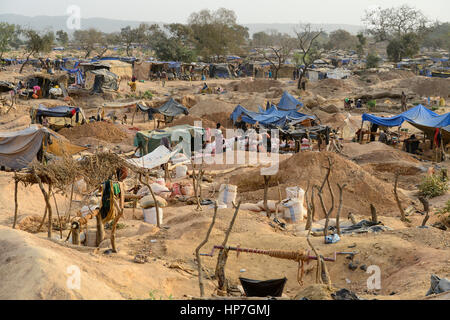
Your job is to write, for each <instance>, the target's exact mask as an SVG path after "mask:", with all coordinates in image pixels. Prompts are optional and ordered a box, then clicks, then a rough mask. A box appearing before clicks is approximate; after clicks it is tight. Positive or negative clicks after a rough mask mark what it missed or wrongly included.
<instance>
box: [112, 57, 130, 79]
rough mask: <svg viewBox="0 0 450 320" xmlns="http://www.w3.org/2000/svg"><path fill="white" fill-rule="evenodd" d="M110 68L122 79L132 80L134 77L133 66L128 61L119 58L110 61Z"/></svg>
mask: <svg viewBox="0 0 450 320" xmlns="http://www.w3.org/2000/svg"><path fill="white" fill-rule="evenodd" d="M108 63H109V65H110V68H109V71H111V72H112V73H114V74H116V75H117V76H119V77H120V78H121V79H125V80H131V78H132V77H133V66H132V65H131V64H129V63H127V62H122V61H119V60H111V61H108Z"/></svg>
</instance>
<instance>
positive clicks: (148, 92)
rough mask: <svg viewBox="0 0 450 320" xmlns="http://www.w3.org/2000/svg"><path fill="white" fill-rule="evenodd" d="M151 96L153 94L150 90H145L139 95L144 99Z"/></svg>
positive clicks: (148, 98)
mask: <svg viewBox="0 0 450 320" xmlns="http://www.w3.org/2000/svg"><path fill="white" fill-rule="evenodd" d="M152 98H153V94H152V93H151V92H150V90H147V91H145V92H144V93H143V94H142V96H141V99H146V100H151V99H152Z"/></svg>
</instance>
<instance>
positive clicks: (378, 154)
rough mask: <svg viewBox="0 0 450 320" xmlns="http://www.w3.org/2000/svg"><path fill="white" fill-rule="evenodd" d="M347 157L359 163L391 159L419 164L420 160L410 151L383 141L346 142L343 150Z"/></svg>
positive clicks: (380, 161)
mask: <svg viewBox="0 0 450 320" xmlns="http://www.w3.org/2000/svg"><path fill="white" fill-rule="evenodd" d="M342 152H343V153H344V154H345V155H346V156H347V157H349V158H351V159H352V160H354V161H356V162H357V163H359V164H361V163H382V162H391V161H407V162H410V163H413V164H419V163H420V161H419V160H417V159H415V158H414V157H412V156H411V155H410V154H409V153H406V152H404V151H401V150H399V149H395V148H393V147H391V146H388V145H386V144H384V143H381V142H371V143H368V144H359V143H356V142H351V143H346V144H345V145H344V149H343V151H342Z"/></svg>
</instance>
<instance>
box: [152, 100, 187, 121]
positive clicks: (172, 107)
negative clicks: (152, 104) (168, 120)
mask: <svg viewBox="0 0 450 320" xmlns="http://www.w3.org/2000/svg"><path fill="white" fill-rule="evenodd" d="M158 111H159V113H161V114H162V115H164V116H166V117H176V116H178V115H180V114H185V115H188V114H189V110H188V108H186V107H185V106H183V105H182V104H181V103H178V102H176V101H175V100H174V99H173V98H172V99H170V100H169V101H168V102H167V103H165V104H164V105H163V106H161V107H160V108H159V109H158Z"/></svg>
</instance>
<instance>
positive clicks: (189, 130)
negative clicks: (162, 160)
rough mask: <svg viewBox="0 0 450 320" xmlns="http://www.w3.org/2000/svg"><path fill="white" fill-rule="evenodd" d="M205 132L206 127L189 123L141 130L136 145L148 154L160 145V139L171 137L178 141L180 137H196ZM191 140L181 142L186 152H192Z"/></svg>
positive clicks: (135, 141)
mask: <svg viewBox="0 0 450 320" xmlns="http://www.w3.org/2000/svg"><path fill="white" fill-rule="evenodd" d="M204 132H205V129H203V128H200V127H194V126H189V125H181V126H174V127H169V128H165V129H158V130H152V131H139V132H137V133H136V136H135V139H134V145H135V146H136V147H139V148H140V149H141V152H142V154H148V153H150V152H152V151H153V150H155V149H156V148H158V147H159V146H160V141H161V140H162V139H163V138H169V140H171V139H173V140H176V142H178V141H179V140H177V139H178V138H179V137H184V136H186V135H190V136H191V137H195V136H196V135H203V134H204ZM190 142H191V141H185V140H183V142H181V145H182V147H183V152H184V153H185V154H187V152H190Z"/></svg>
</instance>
